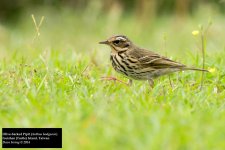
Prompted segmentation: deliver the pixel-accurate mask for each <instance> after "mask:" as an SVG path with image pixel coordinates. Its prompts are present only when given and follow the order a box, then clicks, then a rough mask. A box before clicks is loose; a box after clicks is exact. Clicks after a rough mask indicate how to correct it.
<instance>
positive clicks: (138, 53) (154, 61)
mask: <svg viewBox="0 0 225 150" xmlns="http://www.w3.org/2000/svg"><path fill="white" fill-rule="evenodd" d="M99 43H100V44H106V45H109V46H110V47H111V54H110V60H111V62H112V66H113V68H114V69H115V70H116V71H117V72H119V73H122V74H123V75H125V76H127V77H128V78H129V79H130V81H132V79H134V80H148V81H149V83H150V85H151V86H153V84H154V82H153V79H154V78H156V77H159V76H162V75H166V74H169V73H172V72H177V71H182V70H197V71H207V70H204V69H198V68H192V67H187V66H186V65H183V64H181V63H178V62H176V61H173V60H171V59H169V58H167V57H164V56H161V55H159V54H157V53H155V52H152V51H149V50H146V49H143V48H139V47H138V46H136V45H135V44H134V43H133V42H131V41H130V40H129V39H128V38H127V37H126V36H124V35H117V36H113V37H110V38H109V39H107V40H106V41H102V42H99ZM130 83H131V82H130Z"/></svg>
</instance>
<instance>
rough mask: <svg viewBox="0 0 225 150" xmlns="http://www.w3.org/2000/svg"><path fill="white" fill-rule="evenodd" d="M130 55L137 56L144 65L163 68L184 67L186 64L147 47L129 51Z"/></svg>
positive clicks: (140, 63)
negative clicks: (146, 48)
mask: <svg viewBox="0 0 225 150" xmlns="http://www.w3.org/2000/svg"><path fill="white" fill-rule="evenodd" d="M129 53H130V56H131V57H133V58H136V60H138V63H139V65H140V66H142V67H152V68H155V69H163V68H184V67H186V66H185V65H183V64H181V63H178V62H175V61H173V60H171V59H169V58H166V57H164V56H160V55H159V54H157V53H154V52H152V51H148V50H145V49H135V50H132V51H130V52H129Z"/></svg>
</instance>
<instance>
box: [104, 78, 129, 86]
mask: <svg viewBox="0 0 225 150" xmlns="http://www.w3.org/2000/svg"><path fill="white" fill-rule="evenodd" d="M101 79H102V80H107V81H115V82H116V81H117V82H120V83H123V84H125V85H127V86H129V85H132V80H130V79H129V82H128V83H126V82H124V81H122V80H120V79H117V78H116V77H101Z"/></svg>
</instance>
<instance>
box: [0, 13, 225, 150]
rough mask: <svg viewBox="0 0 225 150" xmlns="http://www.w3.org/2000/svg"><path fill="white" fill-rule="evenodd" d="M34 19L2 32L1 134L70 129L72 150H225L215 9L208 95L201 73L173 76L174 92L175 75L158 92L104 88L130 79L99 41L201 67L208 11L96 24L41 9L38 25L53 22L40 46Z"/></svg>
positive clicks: (220, 24)
mask: <svg viewBox="0 0 225 150" xmlns="http://www.w3.org/2000/svg"><path fill="white" fill-rule="evenodd" d="M31 13H33V12H30V11H27V12H25V13H24V15H23V17H22V18H21V19H20V22H19V23H18V24H16V25H8V26H7V25H3V24H2V25H1V26H0V30H1V33H2V34H1V37H0V39H1V41H2V42H1V45H0V58H1V59H0V62H1V63H0V81H1V82H0V95H1V96H0V118H1V123H0V127H43V128H45V127H61V128H63V149H168V150H174V149H193V150H194V149H196V150H197V149H205V150H207V149H209V150H211V149H216V150H220V149H221V150H222V149H224V148H225V143H224V139H225V128H224V124H225V90H224V89H225V78H224V74H225V71H224V66H225V61H224V56H225V45H224V40H225V36H224V35H225V31H224V23H225V22H224V18H223V16H221V15H220V14H217V13H215V12H213V17H212V20H213V25H212V27H210V29H209V31H208V34H207V45H206V60H205V61H206V64H205V66H206V68H208V67H209V68H213V69H215V70H216V71H214V72H213V73H207V74H205V78H204V84H203V88H202V90H199V87H200V85H201V73H200V72H192V71H187V72H181V73H175V74H173V75H172V76H171V81H172V84H173V87H172V88H171V86H170V83H169V79H168V77H167V76H165V77H162V78H159V79H157V80H156V81H155V82H156V85H155V87H154V89H152V90H150V89H149V86H148V84H147V83H146V82H141V81H135V82H134V84H133V85H132V86H131V87H127V86H125V85H123V84H120V83H114V82H107V81H101V77H102V76H117V77H118V78H120V79H123V80H126V78H125V77H123V76H121V75H119V74H117V73H116V72H115V71H114V70H113V69H112V67H111V64H110V62H109V51H110V49H109V48H108V47H104V46H102V45H98V42H99V41H101V40H104V39H105V38H107V37H108V36H111V35H114V34H117V33H122V34H125V35H127V36H128V37H130V39H132V40H133V41H134V42H135V43H137V45H140V46H141V45H142V47H145V48H149V49H150V48H151V49H154V50H155V51H156V52H159V53H161V54H163V55H166V56H168V57H170V58H172V59H175V60H177V61H179V62H182V63H184V64H187V65H189V66H196V67H201V66H202V60H201V50H200V49H199V48H198V47H200V46H201V45H200V41H199V38H198V37H193V35H192V34H191V32H192V31H193V30H195V29H197V28H198V25H199V24H203V26H204V25H206V24H207V21H208V20H206V19H205V18H208V17H209V16H208V14H207V13H201V12H199V13H196V15H194V16H192V17H187V18H185V19H179V18H176V17H172V16H167V17H161V18H158V19H156V20H154V21H153V22H145V24H143V23H142V22H140V21H139V20H138V18H135V17H134V16H132V15H130V16H129V15H128V16H123V18H122V19H119V14H118V15H117V14H116V15H117V16H111V18H110V16H98V15H96V14H89V15H90V16H89V17H90V18H88V17H87V14H86V15H83V16H80V15H79V14H74V12H73V11H71V10H68V9H66V10H62V12H60V14H59V13H57V12H54V11H53V12H52V11H49V10H45V9H44V10H42V11H37V12H35V14H36V15H35V17H36V19H37V22H38V20H39V19H40V18H41V16H43V15H44V16H45V20H44V21H43V22H42V26H41V27H40V36H39V37H38V38H37V39H35V40H34V42H32V40H33V38H34V36H35V32H36V31H35V27H34V24H33V22H32V18H31V16H30V15H31ZM115 18H117V19H115ZM112 19H114V21H111V20H112ZM37 24H38V23H37ZM165 36H166V38H165ZM165 39H166V40H165Z"/></svg>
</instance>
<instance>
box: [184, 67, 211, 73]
mask: <svg viewBox="0 0 225 150" xmlns="http://www.w3.org/2000/svg"><path fill="white" fill-rule="evenodd" d="M182 69H183V70H194V71H205V72H209V71H208V70H206V69H200V68H192V67H185V68H182Z"/></svg>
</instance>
